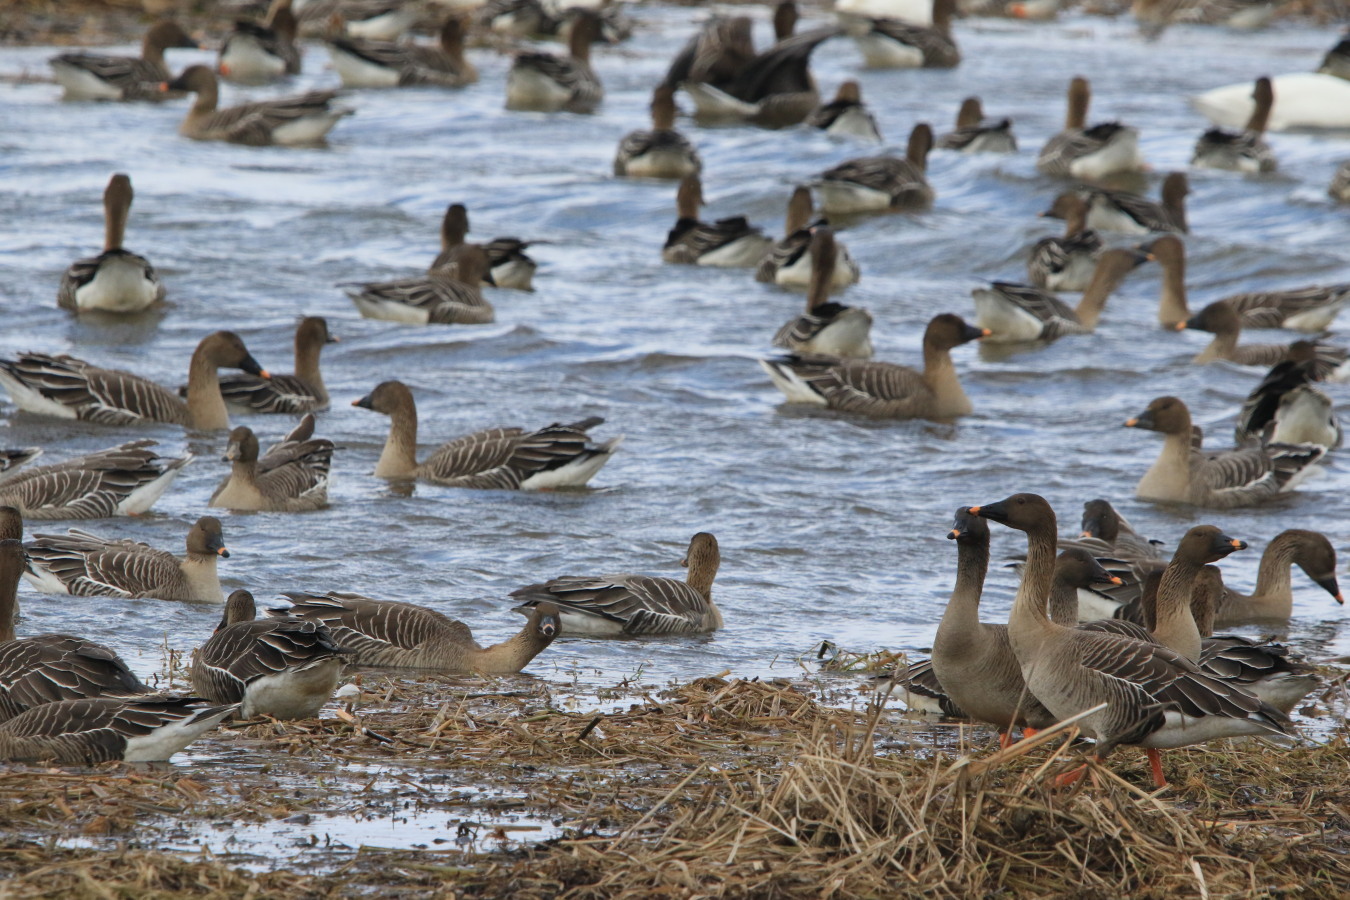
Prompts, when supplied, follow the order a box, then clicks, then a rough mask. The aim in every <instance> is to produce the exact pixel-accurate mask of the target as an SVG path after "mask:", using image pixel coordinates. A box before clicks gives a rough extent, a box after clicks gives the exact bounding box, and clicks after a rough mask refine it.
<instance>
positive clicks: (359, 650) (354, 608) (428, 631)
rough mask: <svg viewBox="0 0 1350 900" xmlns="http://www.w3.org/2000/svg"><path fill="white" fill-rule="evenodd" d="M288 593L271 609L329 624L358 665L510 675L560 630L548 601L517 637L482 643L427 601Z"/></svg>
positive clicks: (553, 609) (276, 612)
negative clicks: (286, 603) (284, 605)
mask: <svg viewBox="0 0 1350 900" xmlns="http://www.w3.org/2000/svg"><path fill="white" fill-rule="evenodd" d="M285 596H286V597H287V598H289V599H290V600H291V602H292V603H293V604H294V605H293V606H291V607H290V608H288V609H280V610H277V609H274V610H268V612H269V613H270V614H271V615H273V616H277V615H281V616H294V617H296V618H299V619H306V620H309V621H311V622H320V623H322V624H324V625H326V626H327V627H328V629H329V631H331V632H332V635H333V640H334V641H335V642H336V643H337V644H338V645H339V646H341V647H343V648H344V649H345V650H346V651H348V652H349V653H350V654H351V655H350V656H349V657H347V663H348V664H349V665H353V666H388V667H391V668H401V669H428V670H431V671H435V672H438V673H440V674H442V675H468V674H471V673H477V674H480V675H511V674H514V673H516V672H519V671H520V670H521V669H523V668H525V667H526V666H528V665H529V664H530V660H532V659H534V658H535V657H536V656H538V655H539V654H540V653H541V652H542V651H543V650H544V648H545V647H547V646H548V645H549V644H551V643H553V639H554V638H556V637H557V636H558V634H559V631H560V630H561V629H560V623H559V618H558V610H557V608H556V607H553V606H552V605H551V604H544V605H542V606H540V607H539V608H538V609H535V610H533V611H532V612H531V613H530V615H529V621H528V622H526V623H525V627H524V628H522V629H521V630H520V631H519V633H517V634H516V635H515V636H514V637H511V638H508V639H507V640H505V641H502V642H501V643H500V644H493V645H492V646H491V647H487V648H483V647H480V646H479V645H478V643H477V642H476V641H474V639H473V634H472V632H470V630H469V626H467V625H465V624H464V623H463V622H457V621H455V620H454V619H451V618H449V617H448V616H446V615H444V614H442V613H439V612H436V611H435V610H433V609H427V608H426V607H425V606H416V605H414V604H412V603H398V602H395V601H392V600H372V599H370V598H369V597H362V596H361V595H360V594H343V593H338V592H337V591H330V592H329V593H327V594H310V593H303V592H288V593H287V594H286V595H285Z"/></svg>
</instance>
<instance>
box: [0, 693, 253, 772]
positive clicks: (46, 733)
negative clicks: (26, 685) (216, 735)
mask: <svg viewBox="0 0 1350 900" xmlns="http://www.w3.org/2000/svg"><path fill="white" fill-rule="evenodd" d="M237 708H238V707H237V706H236V705H235V704H233V703H231V704H228V705H225V706H209V705H207V704H206V703H205V702H204V701H202V700H201V698H199V697H172V696H167V695H154V696H144V697H132V698H126V699H122V698H111V697H97V698H94V699H90V700H62V701H60V702H58V703H44V704H42V705H41V706H37V707H34V708H33V709H30V710H28V711H27V712H25V713H22V714H21V715H18V716H15V717H14V718H12V719H10V720H9V721H8V722H5V723H3V724H0V759H3V760H6V761H8V762H18V761H32V762H38V761H47V762H53V763H56V764H58V765H69V766H92V765H94V764H96V763H101V762H108V761H109V760H114V759H120V760H124V761H126V762H153V761H156V760H164V759H168V758H169V757H170V756H173V755H174V754H175V753H177V752H178V751H179V750H182V749H183V748H184V747H186V746H187V745H188V744H190V743H192V742H193V741H195V740H196V739H197V738H199V737H200V736H201V735H203V734H205V733H206V732H207V731H210V730H211V729H212V728H215V727H216V725H218V724H220V722H221V721H222V720H224V719H225V718H226V717H227V716H229V715H231V714H232V713H234V711H235V710H236V709H237Z"/></svg>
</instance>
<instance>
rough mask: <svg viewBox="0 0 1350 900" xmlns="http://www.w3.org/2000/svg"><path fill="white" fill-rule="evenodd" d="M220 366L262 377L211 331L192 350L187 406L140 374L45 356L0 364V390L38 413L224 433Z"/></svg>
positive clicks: (231, 342)
mask: <svg viewBox="0 0 1350 900" xmlns="http://www.w3.org/2000/svg"><path fill="white" fill-rule="evenodd" d="M223 367H228V368H232V369H243V370H244V371H245V372H248V373H249V374H250V375H257V376H259V377H261V378H267V377H268V374H267V372H266V370H264V369H263V368H262V367H261V366H259V365H258V362H257V360H255V359H254V358H253V356H252V355H251V354H250V353H249V352H248V348H247V347H245V346H244V341H243V340H242V339H241V338H240V337H239V335H237V334H235V333H234V332H233V331H217V332H214V333H212V334H209V335H207V336H206V337H205V338H203V339H202V341H201V343H199V344H198V345H197V349H196V350H194V351H193V353H192V361H191V362H190V363H189V364H188V389H187V399H186V401H184V400H180V399H179V398H178V396H177V395H176V394H175V393H174V392H173V391H171V390H169V389H168V388H166V387H162V386H161V385H158V384H155V383H154V382H153V381H149V380H147V379H145V378H142V377H140V376H139V375H133V374H131V373H130V372H123V371H121V370H120V369H104V368H100V367H98V366H95V365H91V364H90V363H87V362H85V361H84V360H82V359H76V358H75V357H73V356H65V355H61V356H49V355H48V354H46V353H22V354H20V355H19V357H18V358H17V359H4V360H0V385H4V388H5V390H7V391H8V392H9V396H10V399H12V400H13V401H14V402H15V403H16V404H17V405H18V406H19V408H21V409H24V410H27V411H28V412H31V413H35V414H37V415H42V416H55V417H56V418H59V419H82V420H84V421H87V422H97V423H99V424H100V425H131V424H134V423H137V422H168V423H171V424H174V425H185V426H188V427H190V428H193V429H196V430H198V431H223V430H224V429H226V428H229V427H230V420H229V413H228V411H227V410H226V408H225V400H224V398H223V397H221V395H220V380H219V377H218V376H217V374H216V369H217V368H223Z"/></svg>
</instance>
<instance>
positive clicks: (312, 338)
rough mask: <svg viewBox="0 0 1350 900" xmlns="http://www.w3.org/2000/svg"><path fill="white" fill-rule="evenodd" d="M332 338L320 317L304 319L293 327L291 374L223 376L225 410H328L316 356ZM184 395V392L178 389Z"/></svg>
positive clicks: (292, 413)
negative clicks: (292, 365) (293, 347)
mask: <svg viewBox="0 0 1350 900" xmlns="http://www.w3.org/2000/svg"><path fill="white" fill-rule="evenodd" d="M338 342H339V340H338V338H337V336H336V335H334V334H331V333H330V332H329V331H328V320H327V319H325V318H324V317H323V316H305V317H304V318H303V319H301V320H300V324H299V325H297V326H296V327H295V374H293V375H285V374H275V375H274V374H269V375H268V377H266V378H263V377H262V376H260V375H226V376H225V377H224V378H221V379H220V394H221V396H222V397H224V398H225V406H226V407H227V408H228V409H229V410H230V411H231V412H236V413H243V414H248V413H283V414H286V415H295V414H296V413H307V412H316V411H318V410H321V409H327V408H328V388H327V387H325V386H324V383H323V375H322V374H321V373H320V372H319V354H321V353H322V352H323V348H324V347H325V346H326V345H328V344H336V343H338ZM178 392H179V393H180V394H186V392H187V389H186V388H179V389H178Z"/></svg>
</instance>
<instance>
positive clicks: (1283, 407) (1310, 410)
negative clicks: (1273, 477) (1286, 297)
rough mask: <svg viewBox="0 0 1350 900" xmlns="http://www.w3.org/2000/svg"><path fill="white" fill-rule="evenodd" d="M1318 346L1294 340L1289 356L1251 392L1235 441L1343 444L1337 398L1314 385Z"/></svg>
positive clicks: (1247, 442)
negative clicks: (1335, 402) (1337, 416)
mask: <svg viewBox="0 0 1350 900" xmlns="http://www.w3.org/2000/svg"><path fill="white" fill-rule="evenodd" d="M1316 359H1317V345H1316V344H1315V343H1313V342H1312V341H1294V342H1293V343H1292V344H1290V345H1289V357H1288V359H1285V360H1283V361H1281V362H1278V363H1276V364H1275V365H1274V366H1272V367H1271V369H1270V371H1269V372H1267V373H1266V377H1265V378H1263V379H1262V380H1261V383H1260V384H1259V385H1257V386H1256V387H1255V388H1253V389H1252V392H1251V393H1250V394H1248V395H1247V400H1246V401H1245V402H1244V403H1243V404H1242V410H1241V411H1240V412H1239V413H1238V417H1237V424H1236V426H1235V427H1234V439H1235V440H1236V441H1237V444H1238V446H1239V447H1241V446H1243V445H1246V444H1268V443H1278V444H1303V443H1309V444H1321V445H1322V446H1324V447H1326V448H1327V449H1333V448H1335V447H1338V446H1340V442H1341V425H1340V422H1339V421H1338V420H1337V418H1336V411H1335V409H1334V408H1333V406H1332V403H1331V399H1330V398H1329V397H1327V396H1326V395H1325V394H1323V393H1322V392H1321V391H1318V390H1316V389H1315V388H1313V387H1312V381H1313V380H1314V379H1313V366H1314V364H1315V362H1316Z"/></svg>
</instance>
